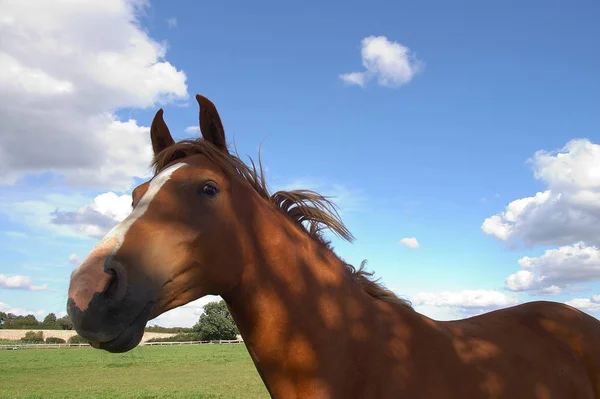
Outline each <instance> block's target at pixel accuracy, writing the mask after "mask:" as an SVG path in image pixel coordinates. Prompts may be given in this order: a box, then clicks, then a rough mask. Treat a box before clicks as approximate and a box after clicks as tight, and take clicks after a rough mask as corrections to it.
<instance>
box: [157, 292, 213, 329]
mask: <svg viewBox="0 0 600 399" xmlns="http://www.w3.org/2000/svg"><path fill="white" fill-rule="evenodd" d="M220 300H221V297H219V296H214V295H207V296H205V297H203V298H200V299H196V300H195V301H192V302H190V303H188V304H186V305H183V306H180V307H178V308H175V309H171V310H169V311H168V312H165V313H163V314H162V315H160V316H158V317H157V318H155V319H152V320H150V321H149V322H148V325H149V326H152V325H155V324H156V325H159V326H161V327H192V326H193V325H194V324H196V323H197V322H198V319H199V318H200V315H201V314H202V313H203V312H204V309H203V307H204V305H206V304H207V303H209V302H219V301H220Z"/></svg>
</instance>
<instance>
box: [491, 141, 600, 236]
mask: <svg viewBox="0 0 600 399" xmlns="http://www.w3.org/2000/svg"><path fill="white" fill-rule="evenodd" d="M529 162H530V163H532V165H533V171H534V176H535V178H536V179H538V180H541V181H543V182H544V183H545V184H546V185H547V187H548V189H547V190H545V191H543V192H539V193H537V194H536V195H535V196H533V197H526V198H522V199H517V200H515V201H512V202H511V203H509V204H508V205H507V206H506V209H505V210H504V212H501V213H498V214H496V215H493V216H491V217H489V218H487V219H485V221H484V222H483V224H482V226H481V228H482V230H483V231H484V232H485V233H486V234H490V235H493V236H496V237H497V238H499V239H500V240H502V241H505V242H507V243H509V244H514V243H517V242H523V243H524V244H525V245H526V246H528V247H533V246H536V245H559V246H560V245H572V244H573V243H575V242H580V241H582V242H585V243H586V244H587V245H600V145H598V144H594V143H592V142H590V141H589V140H587V139H576V140H572V141H570V142H568V143H567V144H566V145H565V146H564V147H563V148H562V149H561V150H560V151H557V152H547V151H538V152H536V153H535V155H534V157H533V158H532V159H531V160H529Z"/></svg>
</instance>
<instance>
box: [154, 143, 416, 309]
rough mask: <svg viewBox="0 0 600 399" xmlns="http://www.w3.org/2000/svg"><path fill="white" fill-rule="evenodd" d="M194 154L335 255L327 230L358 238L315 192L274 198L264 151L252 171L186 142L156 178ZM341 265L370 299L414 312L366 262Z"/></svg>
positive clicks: (168, 153)
mask: <svg viewBox="0 0 600 399" xmlns="http://www.w3.org/2000/svg"><path fill="white" fill-rule="evenodd" d="M194 154H203V155H205V156H207V157H208V158H209V159H210V160H211V161H212V162H213V163H215V164H216V165H217V166H218V167H219V168H221V169H222V170H223V171H224V172H225V173H227V174H229V175H232V176H236V175H237V176H238V177H240V178H242V179H243V180H245V181H246V182H247V183H248V184H250V186H252V188H254V190H255V191H256V192H257V193H258V194H259V195H260V196H261V197H262V198H264V199H266V200H267V201H269V202H271V203H272V204H273V205H275V206H276V207H277V208H278V209H279V210H281V211H282V212H283V213H284V214H285V215H287V216H288V217H289V218H290V219H291V220H292V221H294V222H295V223H296V224H297V225H298V226H299V227H300V228H301V229H302V230H303V231H305V232H306V233H307V234H308V235H309V236H310V237H311V238H312V239H313V240H315V241H317V242H318V243H320V244H322V245H324V246H325V247H327V248H328V249H329V250H331V252H333V250H332V248H331V246H330V242H329V241H326V240H325V238H324V237H323V235H322V231H323V230H325V229H329V230H331V231H332V232H333V233H335V234H336V235H337V236H339V237H341V238H343V239H345V240H347V241H349V242H351V241H353V240H354V236H353V235H352V233H351V232H350V231H349V230H348V229H347V228H346V226H345V225H344V223H343V222H342V220H341V218H340V216H339V213H338V212H337V206H336V205H335V204H334V203H333V202H331V201H330V200H329V199H328V198H327V197H325V196H323V195H321V194H319V193H316V192H314V191H312V190H290V191H277V192H276V193H274V194H270V193H269V190H268V188H267V183H266V181H265V175H264V171H263V167H262V163H261V161H260V151H259V160H258V169H257V167H256V164H255V163H254V161H253V160H252V158H250V163H251V165H252V167H250V166H248V165H246V164H245V163H244V162H243V161H242V160H241V159H240V158H239V157H238V156H236V155H233V154H230V153H228V152H224V151H222V150H220V149H219V148H217V147H216V146H215V145H213V144H212V143H210V142H208V141H206V140H204V139H202V138H198V139H185V140H182V141H179V142H177V143H175V144H172V145H171V146H169V147H167V148H165V149H164V150H163V151H161V152H160V153H158V154H156V155H155V156H154V158H153V160H152V167H153V171H154V175H156V174H158V172H160V171H161V170H162V169H164V168H165V167H166V166H167V165H168V164H170V163H171V162H173V161H175V160H177V159H180V158H184V157H187V156H190V155H194ZM338 259H339V257H338ZM340 261H341V262H342V263H343V264H344V265H345V269H346V272H347V273H348V275H349V276H350V278H351V279H352V280H353V281H354V282H356V283H357V284H358V285H360V286H361V287H362V289H363V290H364V291H365V292H366V293H367V294H368V295H370V296H372V297H374V298H376V299H379V300H382V301H385V302H390V303H396V304H400V305H403V306H406V307H409V308H412V306H411V304H410V302H409V301H407V300H406V299H402V298H399V297H398V296H397V295H396V294H395V293H394V292H392V291H391V290H389V289H387V288H385V287H383V286H382V285H381V284H380V283H379V279H377V280H373V279H372V276H373V272H367V271H366V270H365V264H366V261H362V263H361V265H360V267H359V268H358V269H356V268H355V267H354V266H352V265H350V264H348V263H346V262H344V261H342V260H341V259H340Z"/></svg>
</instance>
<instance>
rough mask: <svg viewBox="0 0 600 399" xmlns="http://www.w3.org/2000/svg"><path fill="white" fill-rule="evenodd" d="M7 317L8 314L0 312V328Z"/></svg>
mask: <svg viewBox="0 0 600 399" xmlns="http://www.w3.org/2000/svg"><path fill="white" fill-rule="evenodd" d="M7 318H8V315H7V314H6V313H4V312H0V328H2V326H3V325H4V322H5V321H6V319H7Z"/></svg>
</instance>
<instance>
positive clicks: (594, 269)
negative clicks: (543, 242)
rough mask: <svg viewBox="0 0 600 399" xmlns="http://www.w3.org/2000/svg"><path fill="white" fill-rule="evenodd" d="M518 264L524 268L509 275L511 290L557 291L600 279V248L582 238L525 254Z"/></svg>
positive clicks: (551, 292) (506, 286) (548, 292)
mask: <svg viewBox="0 0 600 399" xmlns="http://www.w3.org/2000/svg"><path fill="white" fill-rule="evenodd" d="M519 265H520V266H521V268H522V269H523V270H519V271H518V272H516V273H514V274H512V275H510V276H509V277H508V278H507V279H506V282H505V288H506V289H508V290H511V291H533V292H535V293H537V294H549V295H553V294H554V295H557V294H560V293H561V292H562V291H563V289H564V288H567V287H569V286H570V285H573V284H575V283H584V282H593V281H600V250H598V248H597V247H595V246H587V245H585V244H584V243H583V242H578V243H576V244H574V245H567V246H562V247H559V248H558V249H549V250H546V251H545V252H544V254H543V255H542V256H540V257H529V256H525V257H523V258H521V259H520V260H519Z"/></svg>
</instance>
